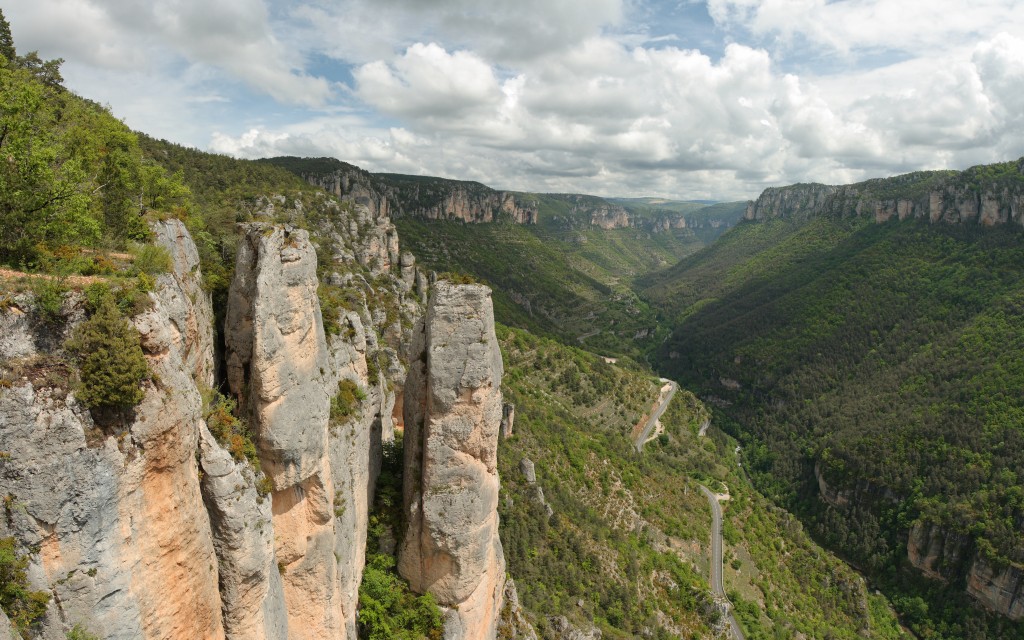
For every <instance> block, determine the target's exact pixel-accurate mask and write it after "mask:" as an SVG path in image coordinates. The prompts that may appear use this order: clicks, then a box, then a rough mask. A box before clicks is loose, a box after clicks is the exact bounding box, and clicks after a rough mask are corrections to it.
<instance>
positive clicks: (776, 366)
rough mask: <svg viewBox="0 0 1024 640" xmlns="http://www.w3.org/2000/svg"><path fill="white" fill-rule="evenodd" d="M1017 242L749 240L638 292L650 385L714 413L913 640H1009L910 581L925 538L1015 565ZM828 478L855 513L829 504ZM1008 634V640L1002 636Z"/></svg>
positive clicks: (805, 234)
mask: <svg viewBox="0 0 1024 640" xmlns="http://www.w3.org/2000/svg"><path fill="white" fill-rule="evenodd" d="M1021 240H1022V237H1021V233H1020V231H1019V230H1017V229H1014V228H1005V227H1003V228H995V229H985V228H980V227H977V226H973V225H972V226H955V225H946V224H942V225H928V224H926V223H922V222H919V221H912V220H910V221H904V222H897V221H890V222H888V223H885V224H875V223H874V222H872V221H869V220H867V219H864V218H853V219H851V218H845V219H836V218H829V217H817V218H812V219H811V220H809V221H807V222H806V223H799V222H792V221H787V220H772V221H768V222H763V223H745V224H741V225H740V226H738V227H737V228H735V229H733V230H732V231H730V232H729V233H727V234H726V235H725V236H723V237H722V239H721V240H720V241H719V242H718V243H717V244H716V245H715V246H713V247H710V248H709V249H707V250H705V251H704V252H703V253H701V254H697V255H695V256H692V257H691V258H689V259H687V260H684V261H683V262H682V263H680V264H679V265H677V266H676V267H674V268H673V269H671V270H669V271H667V272H664V273H661V274H656V275H653V276H651V277H649V278H647V279H646V280H645V281H644V283H643V284H644V285H645V286H646V288H645V289H644V295H645V297H646V298H647V299H648V300H650V301H651V304H652V305H654V306H660V308H661V309H663V312H664V313H665V317H666V319H672V318H674V319H675V324H676V328H675V330H674V331H673V333H672V336H671V337H670V338H669V340H668V341H667V342H666V343H665V344H664V345H663V346H661V347H660V349H659V350H658V351H657V353H656V356H655V357H656V362H657V363H658V368H659V369H660V370H662V371H663V372H665V373H666V374H667V375H670V376H672V377H675V378H676V379H678V380H679V381H680V383H682V384H684V385H688V386H689V387H690V388H692V389H694V390H695V391H696V392H698V393H699V394H700V395H702V396H703V397H710V398H714V399H715V401H716V403H717V405H718V406H717V408H716V418H717V419H719V420H720V422H719V424H721V425H722V426H723V427H725V428H726V429H727V430H728V431H729V432H730V433H731V434H732V435H734V436H736V437H737V438H738V439H739V441H740V443H741V444H742V446H743V459H744V461H745V462H746V464H747V469H748V471H749V473H750V474H751V476H752V478H753V480H754V483H755V485H756V486H757V487H758V488H759V489H760V490H761V491H763V492H764V493H765V495H767V496H769V497H770V498H771V499H772V500H773V501H775V502H776V503H778V504H780V505H782V506H785V507H786V508H788V509H790V510H792V511H793V512H795V513H797V514H799V515H800V516H801V517H802V518H804V519H805V521H806V522H807V523H808V524H809V526H810V528H811V530H812V532H813V533H814V534H815V537H816V538H817V539H818V540H820V541H822V542H823V543H825V544H826V545H827V546H830V547H832V548H834V549H836V550H837V551H839V552H840V553H841V554H842V555H843V556H845V557H847V558H848V559H850V560H851V561H853V562H854V563H855V564H856V566H858V567H861V568H862V569H864V570H865V571H866V572H867V573H868V575H870V576H871V577H872V578H873V579H874V580H877V581H878V583H879V584H881V585H886V586H887V588H888V589H892V591H891V592H890V593H894V594H895V593H903V594H910V595H907V596H905V597H897V598H896V599H895V601H896V602H897V604H898V605H902V607H901V608H902V610H903V613H904V615H905V616H906V619H907V620H908V621H909V622H910V623H911V627H912V628H913V629H914V631H915V632H916V633H918V634H919V635H920V636H922V637H930V638H967V637H972V638H982V637H1012V636H1013V634H1014V633H1019V632H1020V629H1019V628H1018V627H1014V626H1013V625H1010V624H1009V623H1007V622H1006V621H1005V620H999V619H996V618H995V617H989V616H986V615H985V614H984V613H982V611H980V610H979V609H978V607H976V606H972V605H970V604H969V603H968V602H967V599H966V597H964V596H962V595H960V594H961V592H962V590H963V587H964V580H965V579H966V574H967V571H968V570H969V566H967V565H966V562H965V563H964V565H963V566H955V567H949V568H948V572H949V573H948V575H949V576H950V580H949V583H948V584H947V585H943V584H941V583H933V582H930V581H925V580H921V579H920V578H919V577H918V574H917V572H916V571H915V570H913V569H911V568H909V567H908V566H907V564H908V562H907V537H908V534H909V530H910V528H911V526H912V525H913V524H914V523H915V522H926V523H929V524H934V525H938V526H939V527H941V528H942V529H943V530H945V531H949V532H954V533H957V534H962V535H963V536H964V539H965V541H966V542H965V543H964V549H963V551H964V552H965V553H964V557H965V558H966V559H967V561H969V560H970V559H971V558H972V557H973V555H974V554H975V553H976V554H977V555H978V556H979V557H981V558H983V559H984V560H985V561H987V562H988V563H990V564H991V565H992V566H995V567H1007V566H1010V565H1013V566H1021V564H1022V562H1024V556H1022V555H1021V554H1022V553H1024V530H1022V526H1021V525H1022V523H1024V501H1022V497H1024V478H1022V477H1021V475H1020V472H1021V470H1022V469H1024V453H1022V452H1024V449H1022V447H1021V445H1022V444H1024V400H1022V396H1021V394H1020V393H1019V392H1018V390H1019V389H1020V388H1021V386H1022V384H1024V367H1022V362H1024V358H1022V355H1024V350H1022V349H1024V342H1022V336H1024V314H1022V311H1024V307H1022V306H1021V303H1022V300H1024V298H1022V296H1024V252H1022V251H1021V250H1020V246H1021ZM816 469H817V472H818V475H820V476H821V478H822V479H823V481H824V482H826V483H827V485H828V486H830V487H833V488H835V489H837V490H840V491H843V492H845V493H844V495H847V496H849V501H848V502H847V503H846V504H836V505H830V504H828V503H826V502H824V501H823V500H821V499H820V498H819V487H818V482H817V479H816V476H815V470H816ZM1011 627H1012V628H1013V629H1015V631H1011Z"/></svg>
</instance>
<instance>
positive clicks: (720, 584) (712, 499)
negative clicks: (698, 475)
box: [700, 485, 745, 640]
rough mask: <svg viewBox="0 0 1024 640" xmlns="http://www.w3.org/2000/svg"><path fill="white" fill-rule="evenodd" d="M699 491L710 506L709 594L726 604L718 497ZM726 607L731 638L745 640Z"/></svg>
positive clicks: (729, 609)
mask: <svg viewBox="0 0 1024 640" xmlns="http://www.w3.org/2000/svg"><path fill="white" fill-rule="evenodd" d="M700 490H701V491H703V492H704V497H706V498H707V499H708V504H709V505H711V592H712V593H714V594H715V595H717V596H720V597H721V598H722V599H723V600H725V602H727V603H728V602H729V599H728V597H727V596H726V595H725V583H724V581H723V579H722V564H723V562H724V559H723V557H722V505H720V504H718V496H716V495H715V494H714V493H712V492H711V489H708V488H707V487H705V486H704V485H700ZM728 607H729V608H728V609H727V611H726V619H727V620H728V622H729V627H730V628H731V629H732V635H733V637H734V638H736V640H745V638H744V636H743V631H741V630H740V625H739V623H738V622H736V618H735V617H734V616H733V615H732V604H731V603H730V604H729V605H728Z"/></svg>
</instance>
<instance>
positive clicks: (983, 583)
mask: <svg viewBox="0 0 1024 640" xmlns="http://www.w3.org/2000/svg"><path fill="white" fill-rule="evenodd" d="M967 593H969V594H971V596H973V597H974V598H976V599H977V600H978V601H979V602H981V603H982V604H983V605H985V606H986V607H988V608H989V609H992V610H993V611H995V612H996V613H999V614H1002V615H1004V616H1006V617H1008V618H1010V619H1011V620H1022V619H1024V569H1022V568H1021V567H1020V566H1013V565H1010V566H1007V567H1002V568H997V567H993V566H992V565H990V564H989V563H988V562H986V561H985V560H983V559H981V558H976V559H975V560H974V564H973V565H972V566H971V570H970V572H969V573H968V574H967Z"/></svg>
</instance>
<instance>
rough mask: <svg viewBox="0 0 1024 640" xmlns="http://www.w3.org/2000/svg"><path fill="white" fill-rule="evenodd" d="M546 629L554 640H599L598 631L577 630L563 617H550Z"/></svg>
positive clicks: (593, 629)
mask: <svg viewBox="0 0 1024 640" xmlns="http://www.w3.org/2000/svg"><path fill="white" fill-rule="evenodd" d="M548 629H549V630H550V632H551V637H552V638H555V639H556V640H601V637H602V635H603V634H602V633H601V630H600V629H597V628H591V629H589V630H588V631H583V630H580V629H577V628H576V627H574V626H573V624H572V623H571V622H569V619H568V618H566V617H565V616H551V617H550V618H548Z"/></svg>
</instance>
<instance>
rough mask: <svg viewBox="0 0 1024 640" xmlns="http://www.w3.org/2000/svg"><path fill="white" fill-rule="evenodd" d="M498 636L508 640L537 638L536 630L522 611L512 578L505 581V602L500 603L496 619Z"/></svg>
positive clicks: (534, 639) (533, 639)
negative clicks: (499, 614) (498, 617)
mask: <svg viewBox="0 0 1024 640" xmlns="http://www.w3.org/2000/svg"><path fill="white" fill-rule="evenodd" d="M498 637H500V638H503V639H504V638H507V639H508V640H537V631H536V630H535V629H534V628H533V625H531V624H530V621H529V620H527V619H526V615H525V614H524V613H523V607H522V605H521V604H519V592H518V591H517V590H516V583H515V581H513V580H512V578H509V579H508V580H506V581H505V603H504V605H502V609H501V618H500V619H499V620H498Z"/></svg>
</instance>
